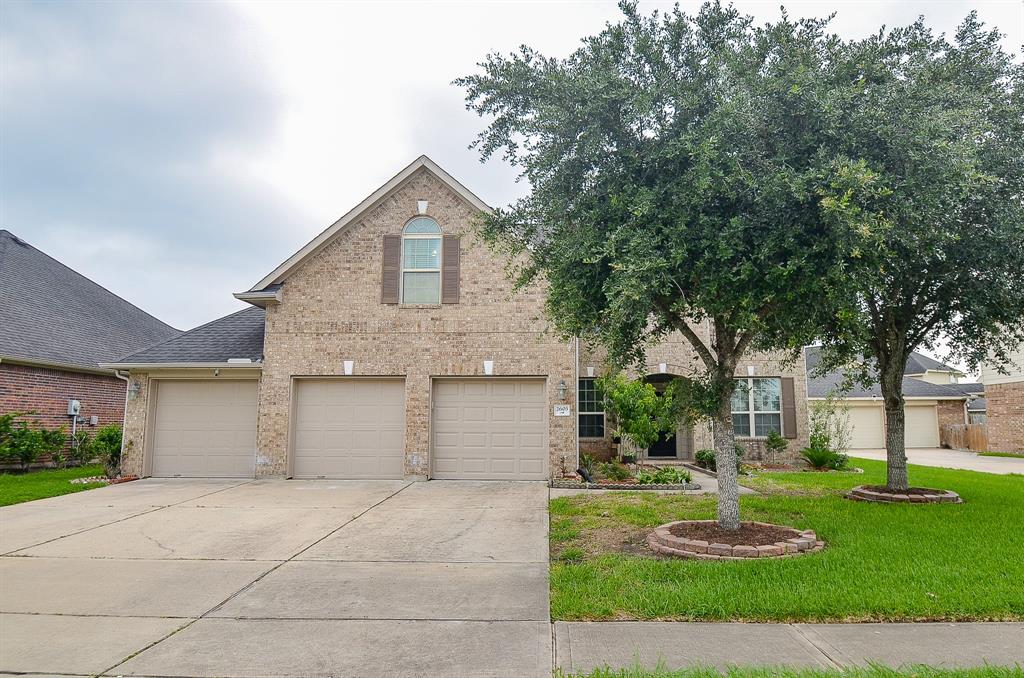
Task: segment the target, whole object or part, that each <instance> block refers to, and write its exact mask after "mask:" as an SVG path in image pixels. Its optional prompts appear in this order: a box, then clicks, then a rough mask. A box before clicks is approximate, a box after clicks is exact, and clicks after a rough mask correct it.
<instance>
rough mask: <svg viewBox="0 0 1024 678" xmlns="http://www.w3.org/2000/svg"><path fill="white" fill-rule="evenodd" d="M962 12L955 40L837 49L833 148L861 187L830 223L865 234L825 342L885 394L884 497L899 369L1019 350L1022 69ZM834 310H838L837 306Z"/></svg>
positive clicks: (901, 442) (894, 484)
mask: <svg viewBox="0 0 1024 678" xmlns="http://www.w3.org/2000/svg"><path fill="white" fill-rule="evenodd" d="M999 37H1000V36H999V34H998V32H996V31H989V30H985V29H984V27H983V25H982V24H981V23H980V22H979V21H978V19H977V15H976V14H975V13H971V14H970V15H969V16H968V17H967V18H966V19H965V20H964V22H963V23H962V24H961V25H960V28H959V30H958V31H957V32H956V35H955V36H954V37H953V39H952V40H949V39H947V38H946V37H945V36H940V37H935V36H934V35H932V33H931V31H930V30H929V29H928V28H927V27H926V26H925V25H924V23H923V21H922V20H918V21H917V22H916V23H914V24H912V25H910V26H908V27H905V28H900V29H896V30H891V31H888V32H886V31H881V32H879V33H878V34H876V35H874V36H872V37H870V38H867V39H865V40H861V41H857V42H852V43H849V44H848V45H846V47H845V50H844V55H843V58H842V62H841V64H840V65H839V66H838V68H839V70H840V71H841V72H842V74H843V78H844V79H845V80H847V81H848V82H849V83H850V86H849V88H848V92H847V94H846V101H845V102H844V103H843V105H842V106H841V107H840V108H839V109H838V110H837V111H836V114H837V116H838V119H839V120H840V124H839V125H836V126H835V127H834V128H833V129H834V130H835V131H836V132H837V136H836V138H835V139H834V140H833V141H832V142H830V144H831V146H832V147H833V148H835V149H836V150H837V151H838V152H839V153H841V154H844V155H846V156H848V157H850V158H856V159H857V160H858V161H859V163H861V167H862V168H863V173H862V176H863V177H865V178H866V180H865V181H864V182H862V183H861V184H860V185H859V186H855V187H853V188H851V190H850V191H849V192H848V193H846V194H844V195H843V196H841V197H839V198H838V202H837V203H835V204H834V205H833V207H834V208H835V209H834V210H833V211H832V216H833V217H834V218H836V219H837V220H839V221H846V222H847V223H848V225H849V227H851V228H853V229H857V228H870V229H872V230H874V231H875V233H876V234H878V236H879V237H878V241H877V245H876V246H875V247H872V248H867V249H865V250H863V251H861V252H859V254H860V256H859V257H858V258H855V259H853V260H851V262H852V264H853V269H852V270H851V275H850V278H849V280H850V288H851V291H852V292H853V293H854V298H853V299H852V300H851V299H843V300H842V304H841V305H840V306H839V307H838V308H837V309H835V311H834V313H833V314H832V315H831V318H832V321H831V322H830V323H828V324H827V331H826V332H825V336H824V337H823V338H824V340H825V343H826V346H827V347H829V348H830V349H831V350H830V351H828V352H827V355H829V356H830V359H829V360H827V361H826V362H825V363H823V365H822V367H824V368H826V369H827V368H828V367H829V366H834V365H836V364H839V363H841V362H843V360H844V359H845V358H846V357H848V356H850V355H851V354H852V355H859V356H860V357H862V358H863V360H862V361H861V365H862V366H866V368H865V369H863V370H862V373H861V374H860V375H859V376H860V379H861V380H864V381H875V380H877V381H878V382H879V383H880V385H881V390H882V396H883V400H884V407H885V416H886V422H887V431H886V441H885V444H886V451H887V458H888V479H887V480H888V488H889V489H890V490H892V491H901V490H906V489H907V486H908V478H907V460H906V442H905V437H904V429H905V423H904V399H903V371H904V366H905V365H906V362H907V358H908V357H909V356H910V353H911V352H912V351H914V350H916V349H918V348H919V347H926V348H931V349H934V348H936V346H937V345H938V343H939V342H940V341H941V342H944V343H946V345H947V346H948V348H949V349H950V352H951V353H952V355H954V356H957V357H960V358H962V359H964V360H965V362H966V363H967V364H968V365H969V366H971V367H974V366H976V365H977V363H978V361H979V360H981V359H983V358H986V357H988V358H989V359H990V360H993V361H994V362H996V363H1003V364H1005V362H1006V359H1007V350H1008V349H1010V348H1013V347H1014V346H1017V345H1019V344H1020V343H1021V342H1022V341H1024V86H1022V85H1024V68H1022V66H1021V65H1020V64H1018V63H1015V62H1014V60H1013V58H1012V57H1011V56H1010V55H1008V54H1006V53H1005V52H1004V51H1003V50H1002V49H1001V48H1000V46H999ZM834 299H836V300H838V298H837V297H834Z"/></svg>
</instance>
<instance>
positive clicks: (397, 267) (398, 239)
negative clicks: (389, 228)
mask: <svg viewBox="0 0 1024 678" xmlns="http://www.w3.org/2000/svg"><path fill="white" fill-rule="evenodd" d="M401 266H402V236H400V235H386V236H384V251H383V255H382V256H381V280H380V303H382V304H397V303H398V281H399V276H401V275H402V270H401Z"/></svg>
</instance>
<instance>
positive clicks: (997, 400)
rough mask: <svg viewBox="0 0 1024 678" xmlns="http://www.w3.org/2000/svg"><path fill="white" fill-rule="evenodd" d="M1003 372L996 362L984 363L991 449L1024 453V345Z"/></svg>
mask: <svg viewBox="0 0 1024 678" xmlns="http://www.w3.org/2000/svg"><path fill="white" fill-rule="evenodd" d="M1010 362H1011V364H1010V365H1008V366H1007V367H1006V368H1004V370H1003V371H1004V372H1006V374H1003V373H1002V372H1000V371H999V370H998V369H997V368H996V367H995V366H994V365H991V364H984V363H983V364H982V365H981V369H980V370H979V372H980V379H981V381H982V383H984V384H985V403H986V420H987V424H988V446H989V449H991V450H995V451H999V452H1024V346H1020V347H1018V348H1017V350H1016V351H1014V352H1013V353H1012V354H1011V355H1010Z"/></svg>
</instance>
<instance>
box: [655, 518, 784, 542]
mask: <svg viewBox="0 0 1024 678" xmlns="http://www.w3.org/2000/svg"><path fill="white" fill-rule="evenodd" d="M669 532H671V533H672V534H673V535H675V536H677V537H685V538H686V539H699V540H703V541H706V542H708V543H710V544H728V545H729V546H737V545H739V544H750V545H751V546H760V545H762V544H774V543H776V542H780V541H786V540H787V539H792V538H794V537H799V536H800V533H799V532H798V531H797V530H794V529H793V528H791V527H782V526H779V525H767V524H765V523H747V522H744V523H740V529H738V530H723V529H722V528H721V527H720V526H719V525H718V524H717V523H704V522H700V523H697V522H682V523H677V524H675V525H673V526H672V527H670V528H669Z"/></svg>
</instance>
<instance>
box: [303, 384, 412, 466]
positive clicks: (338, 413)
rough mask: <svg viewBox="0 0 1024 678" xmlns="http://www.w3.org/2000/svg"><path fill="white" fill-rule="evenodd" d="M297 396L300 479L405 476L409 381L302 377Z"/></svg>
mask: <svg viewBox="0 0 1024 678" xmlns="http://www.w3.org/2000/svg"><path fill="white" fill-rule="evenodd" d="M296 384H297V387H296V393H295V420H294V424H295V439H294V453H293V456H292V476H293V477H295V478H402V477H403V475H404V464H403V462H404V449H405V444H404V430H405V382H404V381H402V380H401V379H300V380H299V381H297V382H296Z"/></svg>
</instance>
